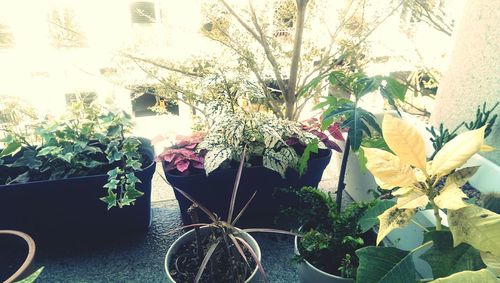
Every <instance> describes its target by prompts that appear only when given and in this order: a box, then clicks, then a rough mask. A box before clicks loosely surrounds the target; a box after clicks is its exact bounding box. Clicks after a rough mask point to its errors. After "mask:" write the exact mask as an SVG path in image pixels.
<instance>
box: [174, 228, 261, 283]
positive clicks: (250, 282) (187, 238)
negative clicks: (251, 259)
mask: <svg viewBox="0 0 500 283" xmlns="http://www.w3.org/2000/svg"><path fill="white" fill-rule="evenodd" d="M209 229H211V228H209V227H207V226H204V227H201V228H200V231H201V233H202V234H203V233H207V232H208V231H209ZM240 236H241V237H242V238H243V239H245V240H246V241H247V243H248V244H249V245H250V246H251V247H252V249H253V251H254V252H255V254H256V255H257V258H258V259H259V261H260V260H261V252H260V248H259V245H258V244H257V241H255V239H254V238H253V237H252V236H250V234H248V233H246V232H243V231H241V234H240ZM194 239H195V233H194V229H193V230H191V231H188V232H186V233H184V234H183V235H182V236H180V237H179V238H178V239H177V240H175V242H174V243H173V244H172V245H171V246H170V248H169V249H168V252H167V255H166V256H165V271H166V273H167V282H169V283H175V282H176V281H174V279H173V278H172V276H170V272H169V266H170V263H171V262H172V260H173V256H174V255H175V253H176V252H177V250H178V249H179V248H180V247H181V246H182V245H183V244H184V243H186V242H191V241H194ZM258 273H259V272H258V268H257V267H255V270H254V271H253V272H252V274H251V275H250V277H249V278H248V279H247V280H246V281H245V282H246V283H254V282H255V283H256V282H259V277H260V276H259V275H258Z"/></svg>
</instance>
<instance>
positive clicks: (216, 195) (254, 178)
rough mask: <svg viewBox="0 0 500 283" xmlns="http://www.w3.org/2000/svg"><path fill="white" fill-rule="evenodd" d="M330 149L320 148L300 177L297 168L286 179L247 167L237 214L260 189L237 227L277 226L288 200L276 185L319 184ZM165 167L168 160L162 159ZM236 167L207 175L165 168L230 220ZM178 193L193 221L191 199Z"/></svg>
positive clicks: (178, 184)
mask: <svg viewBox="0 0 500 283" xmlns="http://www.w3.org/2000/svg"><path fill="white" fill-rule="evenodd" d="M331 156H332V152H331V150H320V151H319V154H318V156H317V157H316V158H312V159H310V160H309V162H308V169H307V171H306V173H305V174H304V175H303V176H302V177H300V176H299V174H298V172H296V171H295V170H293V169H288V170H287V172H286V174H285V178H284V179H283V178H282V177H281V176H280V175H279V174H278V173H276V172H274V171H272V170H269V169H267V168H265V167H263V166H254V167H249V168H244V169H243V172H242V175H241V180H240V186H239V189H238V194H237V197H236V203H235V215H233V216H236V215H237V214H238V212H239V211H240V210H241V209H242V208H243V207H244V205H245V204H246V203H247V201H248V200H249V199H250V198H251V196H252V195H253V193H254V192H255V191H257V194H256V195H255V198H254V199H253V201H252V203H251V204H250V206H249V207H248V209H247V210H246V212H245V214H244V215H243V216H242V217H241V218H240V220H239V221H238V227H264V226H274V218H275V216H276V215H277V213H278V212H279V208H280V205H283V204H285V203H286V200H283V199H280V198H276V197H274V192H275V188H292V189H299V188H301V187H303V186H312V187H317V186H318V183H319V182H320V181H321V177H322V176H323V171H324V170H325V168H326V166H327V165H328V163H330V158H331ZM163 165H164V166H163V168H164V169H165V166H166V163H165V162H164V163H163ZM236 173H237V168H232V169H225V170H216V171H214V172H212V173H210V175H208V176H206V175H205V174H204V173H200V174H195V175H189V176H178V175H174V174H169V173H168V172H165V176H166V178H167V180H168V182H169V183H170V185H172V186H173V187H176V188H178V189H180V190H182V191H184V192H186V193H188V194H189V195H191V196H192V197H193V198H194V199H196V200H197V201H198V202H200V203H201V204H202V205H204V206H206V207H207V208H208V209H209V210H211V211H212V212H214V213H216V214H217V215H218V216H219V217H221V218H222V219H224V220H227V214H228V209H229V203H230V199H231V194H232V190H233V186H234V181H235V179H236ZM174 193H175V197H176V198H177V201H178V202H179V207H180V211H181V216H182V221H183V222H184V224H186V225H187V224H191V219H190V217H189V215H188V214H187V209H188V208H189V207H190V206H191V204H192V203H191V201H189V200H188V199H186V198H185V197H184V196H183V195H182V194H180V193H179V192H177V191H175V190H174ZM198 215H199V216H200V221H202V222H203V221H208V218H207V217H205V215H204V214H203V213H202V212H201V211H200V212H199V213H198Z"/></svg>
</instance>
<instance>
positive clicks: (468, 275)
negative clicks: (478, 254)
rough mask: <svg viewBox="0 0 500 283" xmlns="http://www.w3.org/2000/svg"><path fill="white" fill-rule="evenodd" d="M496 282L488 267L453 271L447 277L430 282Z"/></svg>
mask: <svg viewBox="0 0 500 283" xmlns="http://www.w3.org/2000/svg"><path fill="white" fill-rule="evenodd" d="M479 282H481V283H498V279H497V278H496V276H495V274H493V272H491V271H489V270H488V269H481V270H477V271H470V270H467V271H461V272H457V273H454V274H452V275H450V276H448V277H442V278H438V279H436V280H433V281H431V282H430V283H479Z"/></svg>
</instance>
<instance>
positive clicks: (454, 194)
mask: <svg viewBox="0 0 500 283" xmlns="http://www.w3.org/2000/svg"><path fill="white" fill-rule="evenodd" d="M464 198H467V195H466V194H464V192H463V191H462V189H460V188H459V187H458V186H457V184H455V183H447V184H446V185H445V186H444V188H443V189H442V190H441V192H439V195H438V196H437V197H435V198H434V202H435V203H436V205H437V206H439V208H441V209H453V210H457V209H460V208H462V207H466V206H467V205H468V204H467V203H466V202H464V200H463V199H464Z"/></svg>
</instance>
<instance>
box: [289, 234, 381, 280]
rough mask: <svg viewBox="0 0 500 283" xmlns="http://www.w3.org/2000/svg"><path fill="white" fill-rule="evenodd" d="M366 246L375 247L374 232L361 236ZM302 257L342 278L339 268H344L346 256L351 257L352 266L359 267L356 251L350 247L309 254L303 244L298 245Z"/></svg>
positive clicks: (318, 267) (324, 270)
mask: <svg viewBox="0 0 500 283" xmlns="http://www.w3.org/2000/svg"><path fill="white" fill-rule="evenodd" d="M361 238H362V239H363V242H364V246H375V243H376V238H377V236H376V234H375V233H374V232H373V231H368V232H366V233H364V234H362V235H361ZM298 249H299V252H300V257H301V258H303V259H305V260H307V261H308V262H309V263H310V264H312V265H313V266H314V267H316V268H317V269H319V270H321V271H323V272H326V273H329V274H332V275H336V276H339V277H341V272H340V271H339V268H340V267H341V266H342V261H343V259H344V256H345V255H346V254H350V255H351V259H350V261H351V265H352V266H358V258H357V256H356V254H355V253H354V252H355V250H354V249H352V248H350V247H348V246H338V247H335V248H334V249H328V250H323V251H322V252H313V253H311V252H307V251H305V249H304V248H303V246H302V244H301V242H300V241H299V243H298Z"/></svg>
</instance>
